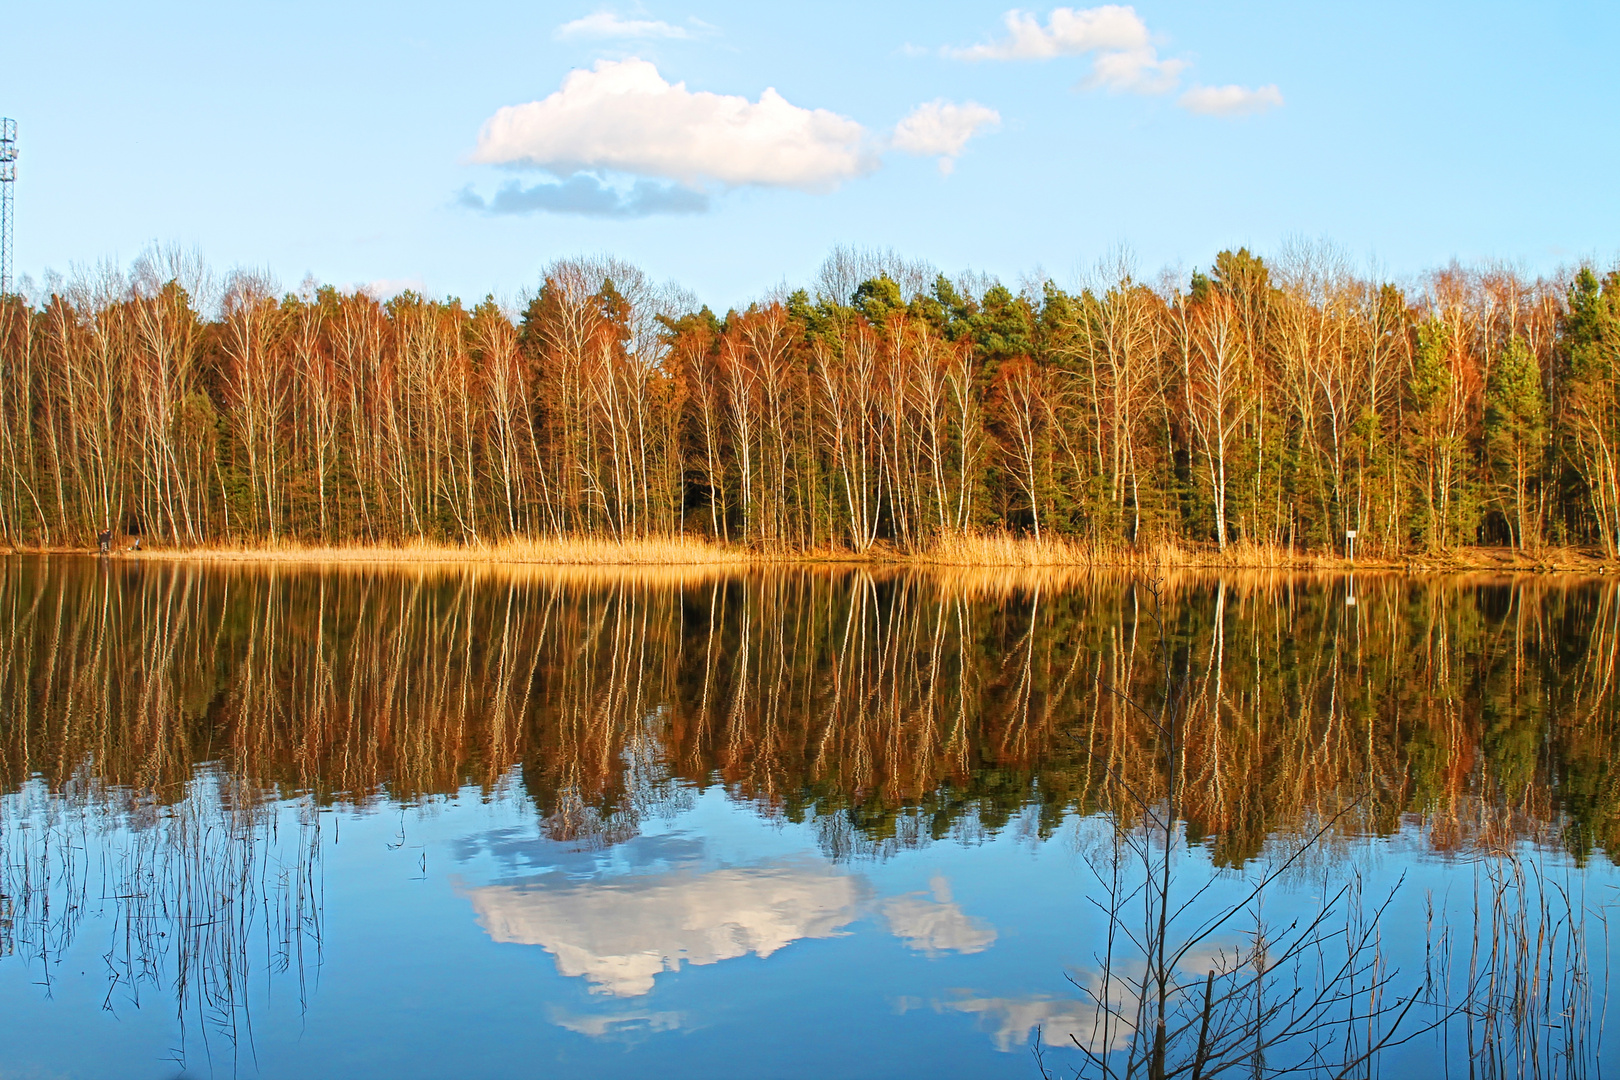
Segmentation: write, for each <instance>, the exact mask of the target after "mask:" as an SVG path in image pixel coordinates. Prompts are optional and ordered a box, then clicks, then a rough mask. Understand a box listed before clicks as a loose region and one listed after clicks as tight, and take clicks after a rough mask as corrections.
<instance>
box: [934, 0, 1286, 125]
mask: <svg viewBox="0 0 1620 1080" xmlns="http://www.w3.org/2000/svg"><path fill="white" fill-rule="evenodd" d="M1002 23H1003V24H1004V25H1005V26H1006V34H1005V35H1004V36H1002V37H1000V38H997V39H995V40H992V41H989V42H986V43H984V44H981V45H972V46H968V47H967V48H954V49H946V50H944V51H945V55H946V56H950V57H954V58H955V59H958V60H1052V59H1056V58H1058V57H1062V56H1091V57H1092V61H1091V73H1090V74H1089V75H1087V76H1086V78H1085V79H1084V80H1083V82H1082V84H1081V85H1083V86H1085V87H1087V88H1088V89H1102V90H1108V91H1111V92H1119V91H1124V92H1128V93H1133V94H1168V93H1170V92H1171V91H1172V90H1174V89H1175V88H1176V86H1177V85H1178V84H1179V83H1180V81H1181V76H1182V73H1183V72H1185V71H1186V70H1187V67H1188V64H1187V61H1185V60H1180V59H1176V58H1174V57H1161V56H1160V55H1159V52H1158V49H1157V48H1155V47H1154V44H1153V37H1152V35H1151V34H1150V33H1149V32H1148V28H1147V24H1146V23H1144V22H1143V21H1142V17H1141V16H1140V15H1138V14H1137V13H1136V9H1135V8H1133V7H1129V6H1127V5H1123V4H1105V5H1103V6H1101V7H1093V8H1067V7H1060V8H1053V9H1052V12H1051V14H1049V15H1047V17H1046V23H1045V24H1044V25H1042V23H1041V20H1040V18H1039V16H1037V15H1034V14H1032V13H1031V12H1028V11H1020V10H1017V9H1014V10H1012V11H1009V12H1007V14H1006V15H1004V16H1002ZM1180 104H1181V105H1182V106H1183V107H1184V108H1187V109H1190V110H1192V111H1193V112H1197V113H1203V114H1205V115H1213V116H1231V115H1235V114H1237V113H1243V112H1259V111H1261V110H1263V109H1267V108H1271V107H1273V106H1276V105H1281V104H1282V94H1281V93H1279V92H1278V90H1277V88H1276V87H1275V86H1263V87H1261V88H1260V89H1258V90H1245V89H1244V88H1243V87H1239V86H1221V87H1206V86H1198V87H1194V88H1193V89H1191V90H1189V91H1187V93H1185V94H1184V95H1182V97H1181V99H1180Z"/></svg>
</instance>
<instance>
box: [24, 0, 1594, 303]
mask: <svg viewBox="0 0 1620 1080" xmlns="http://www.w3.org/2000/svg"><path fill="white" fill-rule="evenodd" d="M1025 10H1026V14H1025V15H1024V16H1022V17H1021V18H1022V22H1021V23H1019V25H1020V26H1022V27H1023V30H1024V36H1023V37H1022V38H1020V37H1019V36H1018V35H1017V34H1015V33H1014V32H1013V30H1014V29H1015V28H1014V27H1012V26H1011V25H1010V24H1009V22H1008V11H1009V8H1008V6H1007V5H1005V4H1004V3H1000V2H992V3H945V4H940V3H933V4H921V3H917V4H901V3H887V4H878V3H872V2H865V3H844V2H825V0H824V2H821V3H817V4H796V5H765V4H759V3H726V2H716V0H697V2H692V3H684V2H680V0H646V2H645V3H641V4H618V5H613V4H608V5H601V4H593V3H590V2H584V3H529V4H484V5H479V4H473V3H465V4H459V5H447V4H442V3H435V4H411V3H396V4H389V5H382V4H378V5H361V4H350V5H343V4H330V3H322V4H315V3H287V4H274V5H271V4H258V5H248V4H218V3H208V4H203V3H197V4H156V3H154V4H142V5H130V4H118V5H113V4H84V3H71V2H66V3H55V4H48V5H47V4H30V5H16V6H14V7H13V9H12V10H11V12H10V13H9V14H8V16H7V36H8V37H9V38H11V41H10V44H9V47H8V49H7V52H8V59H7V62H6V64H5V65H4V67H3V68H0V114H3V115H9V116H12V117H14V118H16V119H17V121H18V123H19V129H20V145H21V151H22V156H21V160H20V161H19V179H18V182H17V230H16V259H17V267H18V269H19V270H20V271H23V272H27V273H30V274H32V275H34V276H35V277H36V278H38V277H39V276H40V274H41V273H42V272H43V271H44V270H46V269H47V268H55V269H57V270H60V271H66V270H68V269H69V268H70V267H71V266H72V265H74V264H81V265H82V264H86V263H90V262H94V261H95V260H98V259H103V258H111V259H116V260H119V261H121V262H126V263H127V262H128V261H129V260H131V259H132V258H134V257H135V256H136V255H138V254H139V253H140V252H141V251H142V250H143V249H144V248H145V247H147V246H148V245H150V244H151V243H153V242H154V241H156V242H162V243H180V244H184V245H189V246H196V247H198V248H199V249H201V251H202V252H203V254H204V255H205V256H206V257H207V258H208V259H209V260H210V261H211V262H213V263H214V264H215V265H216V266H219V267H229V266H233V265H247V266H256V267H265V268H268V269H269V270H270V271H271V272H272V273H273V274H274V275H275V276H276V277H277V278H278V279H279V280H280V281H281V282H282V284H283V285H284V286H287V287H292V286H295V285H296V284H297V283H298V282H299V281H300V280H301V279H302V278H303V277H304V276H305V275H306V274H313V275H314V276H315V277H316V278H318V279H320V280H323V281H328V282H333V283H337V284H343V285H353V284H363V283H381V284H380V287H381V288H384V289H386V288H387V287H388V285H389V283H394V284H403V283H410V284H413V285H414V286H416V287H419V288H425V289H426V290H427V291H428V292H430V293H433V294H452V295H459V296H462V297H465V298H468V299H472V298H476V297H480V296H482V295H483V294H485V293H486V292H491V291H493V292H495V293H496V294H497V295H503V296H513V295H516V294H517V293H518V292H519V291H520V290H523V289H525V288H530V287H532V286H533V285H534V284H535V282H536V279H537V275H538V273H539V271H540V268H541V267H542V266H544V265H545V264H546V263H547V262H548V261H550V260H552V259H554V258H557V257H561V256H567V255H572V254H579V253H594V252H607V253H611V254H614V255H617V256H619V257H621V258H624V259H628V260H630V261H632V262H635V263H638V264H639V265H641V266H642V267H643V268H644V269H646V270H647V271H648V272H649V273H651V274H652V275H653V276H654V277H657V278H674V279H676V280H678V281H680V282H681V283H683V284H685V285H687V286H688V287H689V288H691V289H693V290H694V291H695V292H696V293H697V294H698V295H699V297H700V298H701V299H702V300H704V301H706V302H708V303H710V304H711V305H714V306H716V307H720V308H723V307H725V306H728V305H732V304H739V303H744V302H746V301H747V300H748V299H749V298H751V297H754V296H758V295H759V294H761V293H762V292H764V291H766V290H767V289H769V288H771V287H772V286H774V285H776V284H777V283H779V282H782V281H784V280H787V281H790V282H801V281H806V280H808V279H809V278H810V277H811V276H812V275H813V273H814V271H815V269H816V267H817V265H818V264H819V263H820V261H821V260H822V258H823V257H824V256H825V255H826V253H827V251H828V250H829V248H831V247H832V246H833V245H834V244H837V243H856V244H861V245H873V246H879V247H892V248H894V249H896V250H897V251H898V252H900V253H901V254H903V255H906V256H909V257H914V258H919V259H925V260H928V261H930V262H933V263H935V264H937V265H938V266H940V267H941V268H942V269H945V270H947V271H957V270H962V269H968V268H972V269H977V270H981V271H987V272H990V273H993V274H997V275H1000V276H1001V277H1002V278H1003V279H1005V280H1008V281H1009V282H1015V281H1017V280H1018V279H1019V277H1020V275H1023V274H1026V273H1028V272H1031V271H1036V270H1039V271H1043V272H1045V273H1047V274H1049V275H1051V276H1053V277H1055V278H1057V279H1058V280H1059V281H1062V282H1066V281H1070V280H1073V279H1074V278H1075V277H1076V276H1077V274H1079V273H1081V272H1083V271H1084V270H1085V268H1087V267H1088V266H1090V265H1092V264H1094V263H1095V262H1096V261H1097V260H1098V259H1099V258H1100V257H1102V256H1103V255H1105V254H1106V253H1107V252H1108V251H1109V249H1111V248H1115V247H1117V246H1118V245H1120V244H1126V245H1129V247H1130V248H1131V249H1132V250H1133V252H1134V254H1135V257H1136V260H1137V263H1138V265H1139V266H1140V267H1141V268H1142V269H1143V270H1144V271H1145V272H1147V273H1148V274H1150V275H1151V274H1152V273H1153V272H1155V271H1156V270H1157V268H1159V267H1161V266H1165V265H1176V266H1181V267H1185V268H1191V267H1193V266H1198V265H1203V264H1207V263H1208V262H1209V261H1210V259H1211V258H1212V257H1213V255H1214V253H1215V252H1216V251H1218V250H1220V249H1221V248H1222V247H1228V246H1237V245H1248V246H1250V247H1251V248H1255V249H1258V250H1260V251H1261V252H1267V251H1272V250H1275V249H1277V248H1278V247H1279V246H1280V245H1281V244H1282V243H1283V242H1284V241H1285V240H1286V239H1288V238H1289V237H1306V238H1312V239H1316V238H1326V239H1329V240H1331V241H1333V242H1335V243H1337V244H1338V245H1340V246H1341V247H1342V248H1343V249H1344V250H1345V251H1346V252H1348V253H1349V254H1350V255H1351V256H1353V258H1354V259H1355V260H1356V261H1357V262H1358V263H1360V264H1361V265H1363V266H1368V265H1377V266H1379V267H1381V268H1382V271H1383V272H1384V273H1385V274H1388V275H1390V276H1394V277H1397V278H1404V277H1409V276H1411V275H1414V274H1417V273H1419V272H1421V271H1422V270H1424V269H1426V268H1429V267H1432V266H1436V265H1439V264H1443V263H1445V262H1447V261H1449V260H1451V259H1452V258H1454V257H1455V258H1460V259H1463V260H1465V261H1469V260H1477V259H1503V260H1507V261H1510V262H1514V263H1517V264H1519V265H1521V266H1522V267H1524V268H1525V269H1527V270H1529V271H1530V272H1532V273H1538V272H1547V271H1551V270H1553V269H1555V268H1557V267H1559V266H1561V265H1567V264H1569V263H1571V262H1573V261H1575V260H1578V259H1582V258H1590V259H1594V260H1596V261H1598V262H1600V263H1605V264H1607V263H1609V262H1611V261H1612V260H1613V258H1614V256H1615V255H1616V253H1617V252H1620V198H1617V197H1616V191H1615V179H1616V177H1617V176H1620V168H1617V166H1620V137H1617V136H1620V130H1617V128H1620V110H1617V108H1616V105H1617V103H1620V65H1617V64H1616V63H1615V62H1614V59H1613V57H1614V54H1615V49H1616V46H1617V45H1620V5H1616V4H1610V3H1601V4H1600V3H1590V4H1552V3H1544V4H1537V5H1526V4H1513V5H1509V4H1497V3H1479V2H1475V3H1468V4H1461V3H1456V4H1453V3H1434V4H1397V3H1381V2H1365V0H1364V2H1359V3H1354V4H1350V3H1338V4H1316V3H1298V2H1293V3H1250V4H1215V3H1209V2H1193V0H1181V2H1151V0H1146V2H1141V3H1137V4H1135V5H1133V6H1132V7H1131V8H1129V9H1113V10H1109V11H1101V12H1099V11H1097V10H1096V9H1088V8H1085V7H1083V6H1077V7H1074V8H1070V9H1061V10H1058V11H1054V9H1053V8H1052V7H1038V8H1028V9H1025ZM581 20H584V21H583V22H582V21H581ZM1133 20H1134V22H1133ZM570 24H572V27H571V28H570ZM1133 35H1136V36H1133ZM632 58H634V59H636V60H639V61H641V63H639V64H632V63H630V61H631V59H632ZM571 73H574V74H573V75H572V76H571ZM565 80H571V81H570V82H569V84H568V85H569V87H570V89H569V91H568V92H567V93H564V85H565ZM683 85H684V90H683V89H681V87H682V86H683ZM626 87H629V88H630V90H632V91H633V92H629V93H627V92H624V91H625V90H626ZM660 87H664V89H660ZM1207 88H1215V89H1216V91H1218V92H1214V93H1211V92H1209V90H1208V89H1207ZM1223 88H1225V89H1223ZM767 90H774V91H775V92H776V95H777V96H778V97H779V99H780V100H779V101H776V100H775V99H772V101H773V102H775V103H774V104H772V103H771V102H766V103H762V95H765V94H766V91H767ZM1189 95H1191V96H1189ZM1199 95H1203V96H1201V97H1200V96H1199ZM1223 95H1224V96H1223ZM531 103H538V104H531ZM928 103H935V104H934V105H933V107H932V110H933V111H932V112H929V111H928V110H926V109H925V110H924V112H923V113H920V114H918V113H915V110H917V109H918V107H919V106H924V105H927V104H928ZM526 105H527V106H530V107H529V108H528V109H527V110H524V109H523V108H522V107H523V106H526ZM767 105H771V107H769V108H768V107H767ZM1190 106H1199V107H1201V108H1202V111H1198V109H1196V108H1193V107H1190ZM975 107H976V108H975ZM502 109H508V110H509V111H508V112H507V113H502V112H501V110H502ZM1223 109H1225V110H1226V112H1223V111H1222V110H1223ZM1233 109H1236V110H1237V112H1236V113H1235V114H1232V112H1231V111H1232V110H1233ZM818 110H819V112H818ZM503 116H504V117H507V118H508V120H510V122H505V121H502V122H501V123H504V124H505V126H504V128H502V129H501V130H500V131H496V130H495V129H496V128H497V127H499V126H500V125H499V124H497V123H492V120H495V119H496V118H498V117H503ZM908 116H909V117H912V120H911V121H910V122H909V123H908V122H907V118H908ZM486 125H489V127H487V128H486ZM964 132H966V134H964ZM481 133H482V134H481ZM964 140H965V141H964ZM654 143H656V144H657V146H656V147H655V146H653V144H654ZM958 147H959V148H958ZM908 150H909V151H912V152H908ZM953 150H954V151H955V152H954V153H951V151H953ZM942 156H943V157H946V158H948V159H949V162H950V167H949V171H948V172H947V171H945V170H944V169H942V167H941V164H940V159H941V157H942ZM513 183H516V184H517V185H519V187H520V189H522V190H523V191H527V192H530V193H531V194H530V195H529V196H527V197H524V198H516V199H514V198H512V197H510V196H508V197H507V198H506V199H505V200H504V201H503V200H500V199H498V198H497V196H498V194H499V192H500V191H501V189H502V188H503V186H506V185H509V184H513ZM559 183H561V184H567V185H570V186H568V187H566V189H564V190H560V191H559V190H553V189H551V188H548V187H547V186H546V185H556V184H559ZM637 184H639V186H634V185H637ZM536 191H538V194H535V192H536ZM582 196H583V197H584V198H583V199H582ZM592 200H594V206H595V209H597V210H598V211H600V210H601V209H603V207H604V206H608V205H609V204H612V205H611V207H610V208H611V209H614V210H616V211H617V212H618V213H620V214H621V216H617V217H612V216H609V217H604V216H601V214H600V213H597V214H581V213H577V212H555V211H549V210H545V209H530V210H527V211H526V212H515V213H494V212H490V210H489V207H490V206H492V205H493V206H497V207H502V208H511V204H513V203H517V204H526V203H535V202H539V203H549V204H551V205H555V204H557V203H558V202H562V203H565V204H571V205H576V206H577V205H579V204H580V203H581V202H582V201H583V202H585V203H590V202H591V201H592ZM480 205H482V206H483V207H484V209H479V206H480ZM586 208H587V209H589V208H591V207H590V206H587V207H586ZM643 211H653V212H643ZM626 213H633V214H634V215H639V216H622V215H624V214H626Z"/></svg>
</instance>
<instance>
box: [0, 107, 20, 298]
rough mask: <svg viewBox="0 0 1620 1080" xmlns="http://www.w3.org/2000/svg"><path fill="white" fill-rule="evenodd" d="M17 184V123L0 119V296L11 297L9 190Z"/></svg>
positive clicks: (3, 118)
mask: <svg viewBox="0 0 1620 1080" xmlns="http://www.w3.org/2000/svg"><path fill="white" fill-rule="evenodd" d="M16 183H17V121H15V120H9V119H6V118H5V117H0V296H10V295H11V189H12V188H13V187H15V186H16Z"/></svg>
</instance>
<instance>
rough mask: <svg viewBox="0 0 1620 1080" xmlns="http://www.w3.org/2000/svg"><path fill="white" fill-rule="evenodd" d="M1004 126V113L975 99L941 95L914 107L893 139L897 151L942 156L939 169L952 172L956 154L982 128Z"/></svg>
mask: <svg viewBox="0 0 1620 1080" xmlns="http://www.w3.org/2000/svg"><path fill="white" fill-rule="evenodd" d="M999 126H1001V114H1000V113H998V112H996V110H994V109H992V108H989V107H988V106H985V105H980V104H979V103H978V102H976V101H967V102H963V103H962V104H961V105H958V104H956V103H955V102H950V101H946V100H945V99H944V98H938V99H936V100H934V101H930V102H926V103H924V104H922V105H919V106H917V107H916V108H915V109H912V110H911V112H909V113H908V114H906V117H905V119H903V120H901V121H900V123H898V124H896V125H895V128H894V134H893V136H892V137H891V139H890V143H891V145H893V146H894V148H895V149H896V150H904V151H905V152H906V153H908V154H916V155H918V156H919V157H933V156H937V157H938V158H939V171H940V172H943V173H949V172H950V171H951V169H952V167H953V166H954V164H955V158H956V155H958V154H960V153H961V152H962V148H963V147H964V146H966V145H967V141H968V140H969V139H971V138H973V136H975V135H977V134H978V133H979V132H980V131H990V130H994V129H995V128H997V127H999Z"/></svg>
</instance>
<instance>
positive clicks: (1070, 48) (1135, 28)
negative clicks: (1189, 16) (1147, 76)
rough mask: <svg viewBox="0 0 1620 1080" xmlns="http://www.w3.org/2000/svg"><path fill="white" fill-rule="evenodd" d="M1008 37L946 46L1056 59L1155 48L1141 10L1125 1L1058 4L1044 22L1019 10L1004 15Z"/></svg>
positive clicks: (967, 52)
mask: <svg viewBox="0 0 1620 1080" xmlns="http://www.w3.org/2000/svg"><path fill="white" fill-rule="evenodd" d="M1002 22H1003V23H1004V24H1005V25H1006V27H1007V36H1006V37H1004V38H1002V39H1001V40H999V41H992V42H988V43H986V44H983V45H973V46H970V47H968V48H965V49H947V50H946V55H948V56H953V57H955V58H956V59H958V60H1051V59H1053V58H1055V57H1059V56H1080V55H1083V54H1085V53H1089V52H1131V51H1137V50H1142V49H1148V50H1151V48H1152V45H1151V43H1150V41H1149V40H1148V29H1147V25H1146V24H1145V23H1143V22H1142V19H1141V17H1140V16H1139V15H1137V14H1136V9H1135V8H1132V7H1128V6H1125V5H1121V4H1105V5H1103V6H1102V7H1094V8H1081V9H1079V10H1076V9H1074V8H1063V7H1060V8H1054V9H1053V10H1052V13H1051V14H1050V15H1048V16H1047V18H1046V25H1045V26H1042V25H1041V23H1040V19H1038V18H1037V17H1036V16H1035V15H1033V14H1031V13H1029V12H1027V11H1019V10H1017V9H1014V10H1012V11H1009V12H1007V14H1006V15H1004V16H1002Z"/></svg>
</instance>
